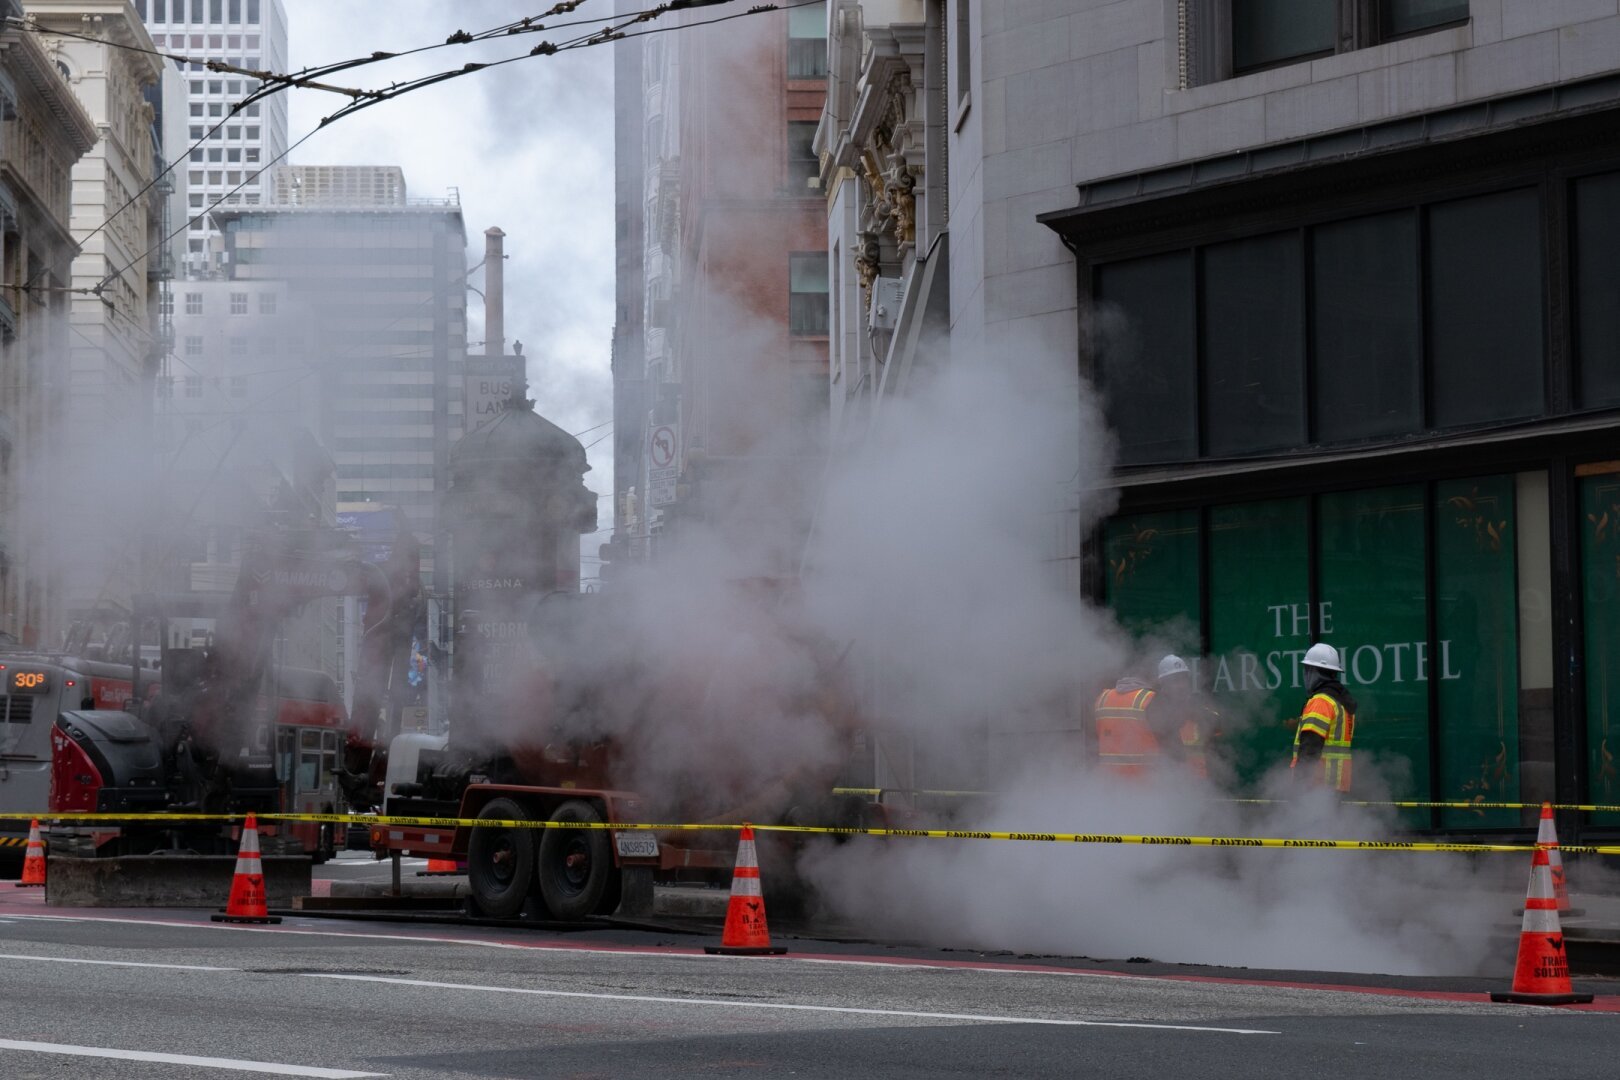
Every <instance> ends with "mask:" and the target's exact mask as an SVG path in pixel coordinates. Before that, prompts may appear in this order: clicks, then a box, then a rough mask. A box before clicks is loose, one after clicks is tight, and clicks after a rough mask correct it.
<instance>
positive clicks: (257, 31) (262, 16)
mask: <svg viewBox="0 0 1620 1080" xmlns="http://www.w3.org/2000/svg"><path fill="white" fill-rule="evenodd" d="M135 8H136V10H137V11H139V12H140V14H141V17H142V18H144V19H145V20H146V25H147V28H148V29H149V30H150V31H151V34H152V41H153V43H154V44H156V45H157V47H158V48H160V49H163V50H165V51H167V52H175V53H183V54H184V55H186V56H188V57H195V58H196V60H197V61H199V62H196V63H190V64H187V65H186V71H185V73H184V74H185V87H186V102H185V111H186V114H187V116H186V119H187V123H186V126H185V127H184V129H183V130H184V132H185V143H184V145H181V146H166V147H165V151H166V156H167V157H168V158H169V159H170V160H174V159H175V157H176V156H177V155H180V154H181V153H182V152H184V154H185V158H186V160H185V161H184V162H183V163H182V164H181V165H178V166H176V167H177V168H183V169H184V170H185V172H186V177H185V179H186V187H187V194H186V199H187V206H186V209H187V211H188V213H189V215H190V217H191V219H192V220H191V224H190V227H189V228H188V229H187V231H186V262H185V267H184V269H185V272H186V273H187V274H188V275H191V276H201V275H205V274H209V273H214V272H217V271H219V269H220V262H219V260H220V245H219V242H218V235H219V234H218V229H217V227H216V225H215V223H214V221H213V220H212V219H211V218H210V217H209V215H208V214H206V213H205V212H204V211H205V210H206V209H207V208H208V207H210V206H213V205H214V204H215V203H217V202H219V201H220V200H222V199H223V200H225V201H224V205H225V206H233V205H240V206H254V205H257V204H258V203H259V202H260V201H261V200H263V199H264V198H265V197H266V195H267V194H268V184H267V183H266V180H267V178H268V177H267V176H261V177H258V178H257V179H254V178H253V177H254V174H255V173H256V172H258V171H259V170H260V169H263V168H264V167H265V166H266V165H269V164H271V163H273V162H275V161H277V160H279V159H280V157H281V155H283V154H285V153H286V152H287V96H286V95H285V94H274V95H272V96H270V97H269V98H267V99H266V100H264V101H262V102H255V103H253V104H251V105H247V106H244V107H243V108H242V110H241V111H240V112H239V113H236V114H235V115H232V114H231V106H232V105H234V104H236V103H238V102H240V101H241V100H242V99H243V98H244V97H245V96H247V95H248V94H250V93H252V92H253V91H254V90H255V89H257V86H258V84H257V83H256V82H255V81H254V80H253V79H251V78H249V77H247V76H242V75H232V74H224V73H220V72H212V71H209V70H207V69H206V68H205V67H203V65H202V63H201V61H207V60H219V61H223V62H225V63H227V64H231V65H233V66H235V67H241V68H246V69H249V70H254V71H276V72H282V71H286V70H288V59H287V12H286V9H285V8H284V7H283V6H282V0H135ZM216 128H217V130H216ZM199 140H201V141H202V145H200V146H198V147H197V148H196V149H195V150H192V149H190V147H191V146H192V145H193V144H195V143H197V142H198V141H199ZM238 186H241V190H240V191H239V192H236V193H235V194H229V193H230V192H232V191H233V190H234V189H235V188H237V187H238Z"/></svg>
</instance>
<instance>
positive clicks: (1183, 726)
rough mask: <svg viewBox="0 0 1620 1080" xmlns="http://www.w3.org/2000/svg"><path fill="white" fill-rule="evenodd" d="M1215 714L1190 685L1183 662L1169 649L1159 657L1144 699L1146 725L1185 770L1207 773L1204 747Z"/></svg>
mask: <svg viewBox="0 0 1620 1080" xmlns="http://www.w3.org/2000/svg"><path fill="white" fill-rule="evenodd" d="M1217 720H1219V716H1218V715H1217V714H1216V712H1215V710H1214V709H1212V708H1210V706H1209V703H1208V702H1206V701H1205V700H1204V699H1203V696H1202V695H1201V694H1199V693H1198V690H1197V688H1196V687H1194V686H1193V677H1192V671H1191V670H1190V669H1189V668H1188V667H1187V662H1186V661H1185V660H1183V659H1182V658H1181V657H1179V656H1177V655H1175V654H1174V653H1171V654H1170V655H1168V656H1166V657H1165V658H1164V659H1162V660H1160V661H1159V681H1158V683H1157V684H1156V685H1155V686H1154V693H1153V700H1152V701H1151V702H1149V703H1148V727H1149V728H1150V729H1151V730H1152V731H1153V733H1154V735H1155V736H1156V737H1157V738H1158V739H1159V740H1160V741H1161V742H1162V743H1163V745H1165V746H1168V747H1170V753H1171V754H1172V755H1173V756H1175V757H1179V758H1180V759H1181V761H1182V763H1183V764H1185V765H1186V766H1187V768H1188V769H1189V770H1191V771H1192V772H1194V773H1196V774H1197V775H1199V776H1205V777H1207V776H1208V775H1209V763H1208V760H1207V751H1208V747H1209V739H1210V737H1211V736H1212V735H1213V734H1215V724H1216V721H1217Z"/></svg>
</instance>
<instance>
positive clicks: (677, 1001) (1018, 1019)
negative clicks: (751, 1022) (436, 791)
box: [301, 972, 1282, 1035]
mask: <svg viewBox="0 0 1620 1080" xmlns="http://www.w3.org/2000/svg"><path fill="white" fill-rule="evenodd" d="M301 974H302V977H303V978H306V979H343V980H345V981H348V982H373V983H391V984H393V985H396V986H424V987H427V988H429V989H432V990H484V991H488V992H491V993H496V994H531V995H534V996H536V997H560V998H589V999H591V1000H593V1001H641V1002H649V1003H652V1004H655V1005H718V1006H721V1007H724V1008H732V1009H782V1010H788V1011H793V1012H817V1013H845V1014H852V1015H856V1016H904V1017H909V1018H913V1019H920V1020H969V1021H975V1022H980V1023H991V1024H1039V1025H1045V1026H1050V1027H1105V1028H1146V1029H1149V1030H1153V1031H1206V1032H1216V1033H1219V1034H1221V1035H1281V1034H1282V1032H1280V1031H1262V1030H1256V1029H1251V1028H1226V1027H1199V1026H1196V1025H1192V1024H1154V1023H1148V1022H1146V1021H1134V1020H1058V1019H1052V1018H1048V1017H1043V1016H988V1015H980V1014H978V1013H944V1012H914V1011H912V1010H910V1009H861V1008H855V1007H853V1006H847V1005H792V1004H788V1003H786V1002H778V1001H726V1000H721V999H716V998H692V997H653V996H650V995H646V994H596V993H587V992H585V991H583V990H531V989H528V988H527V987H521V986H480V985H477V984H475V983H448V982H432V981H429V980H427V979H392V978H387V977H385V976H381V975H337V974H322V973H317V972H303V973H301Z"/></svg>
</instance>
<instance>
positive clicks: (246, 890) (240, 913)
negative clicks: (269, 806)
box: [212, 814, 281, 923]
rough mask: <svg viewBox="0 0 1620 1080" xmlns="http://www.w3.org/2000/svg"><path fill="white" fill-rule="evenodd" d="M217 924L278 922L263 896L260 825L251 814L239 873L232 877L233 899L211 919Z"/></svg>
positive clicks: (238, 863)
mask: <svg viewBox="0 0 1620 1080" xmlns="http://www.w3.org/2000/svg"><path fill="white" fill-rule="evenodd" d="M212 918H213V920H214V921H215V922H231V923H278V922H280V921H281V919H280V918H279V917H277V916H275V915H272V914H270V909H269V907H268V906H267V905H266V903H265V896H264V864H263V863H262V862H261V861H260V859H259V823H258V821H257V820H256V819H255V818H254V816H253V815H252V814H249V815H248V816H247V821H246V822H244V823H243V825H242V847H241V849H240V850H238V851H237V853H236V874H235V875H234V876H233V877H232V878H231V895H230V899H228V900H226V901H225V910H224V911H222V912H220V913H219V914H217V915H214V916H212Z"/></svg>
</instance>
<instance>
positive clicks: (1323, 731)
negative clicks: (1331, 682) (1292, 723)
mask: <svg viewBox="0 0 1620 1080" xmlns="http://www.w3.org/2000/svg"><path fill="white" fill-rule="evenodd" d="M1332 729H1333V702H1332V701H1331V700H1330V699H1328V698H1326V697H1324V696H1323V695H1321V694H1318V695H1316V696H1315V697H1312V698H1311V700H1309V701H1307V702H1306V703H1305V712H1304V713H1303V714H1302V715H1301V716H1300V718H1299V756H1300V758H1301V759H1302V760H1305V761H1310V760H1312V759H1314V758H1319V757H1321V756H1322V747H1323V746H1325V745H1326V744H1327V737H1328V732H1329V731H1331V730H1332Z"/></svg>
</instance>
